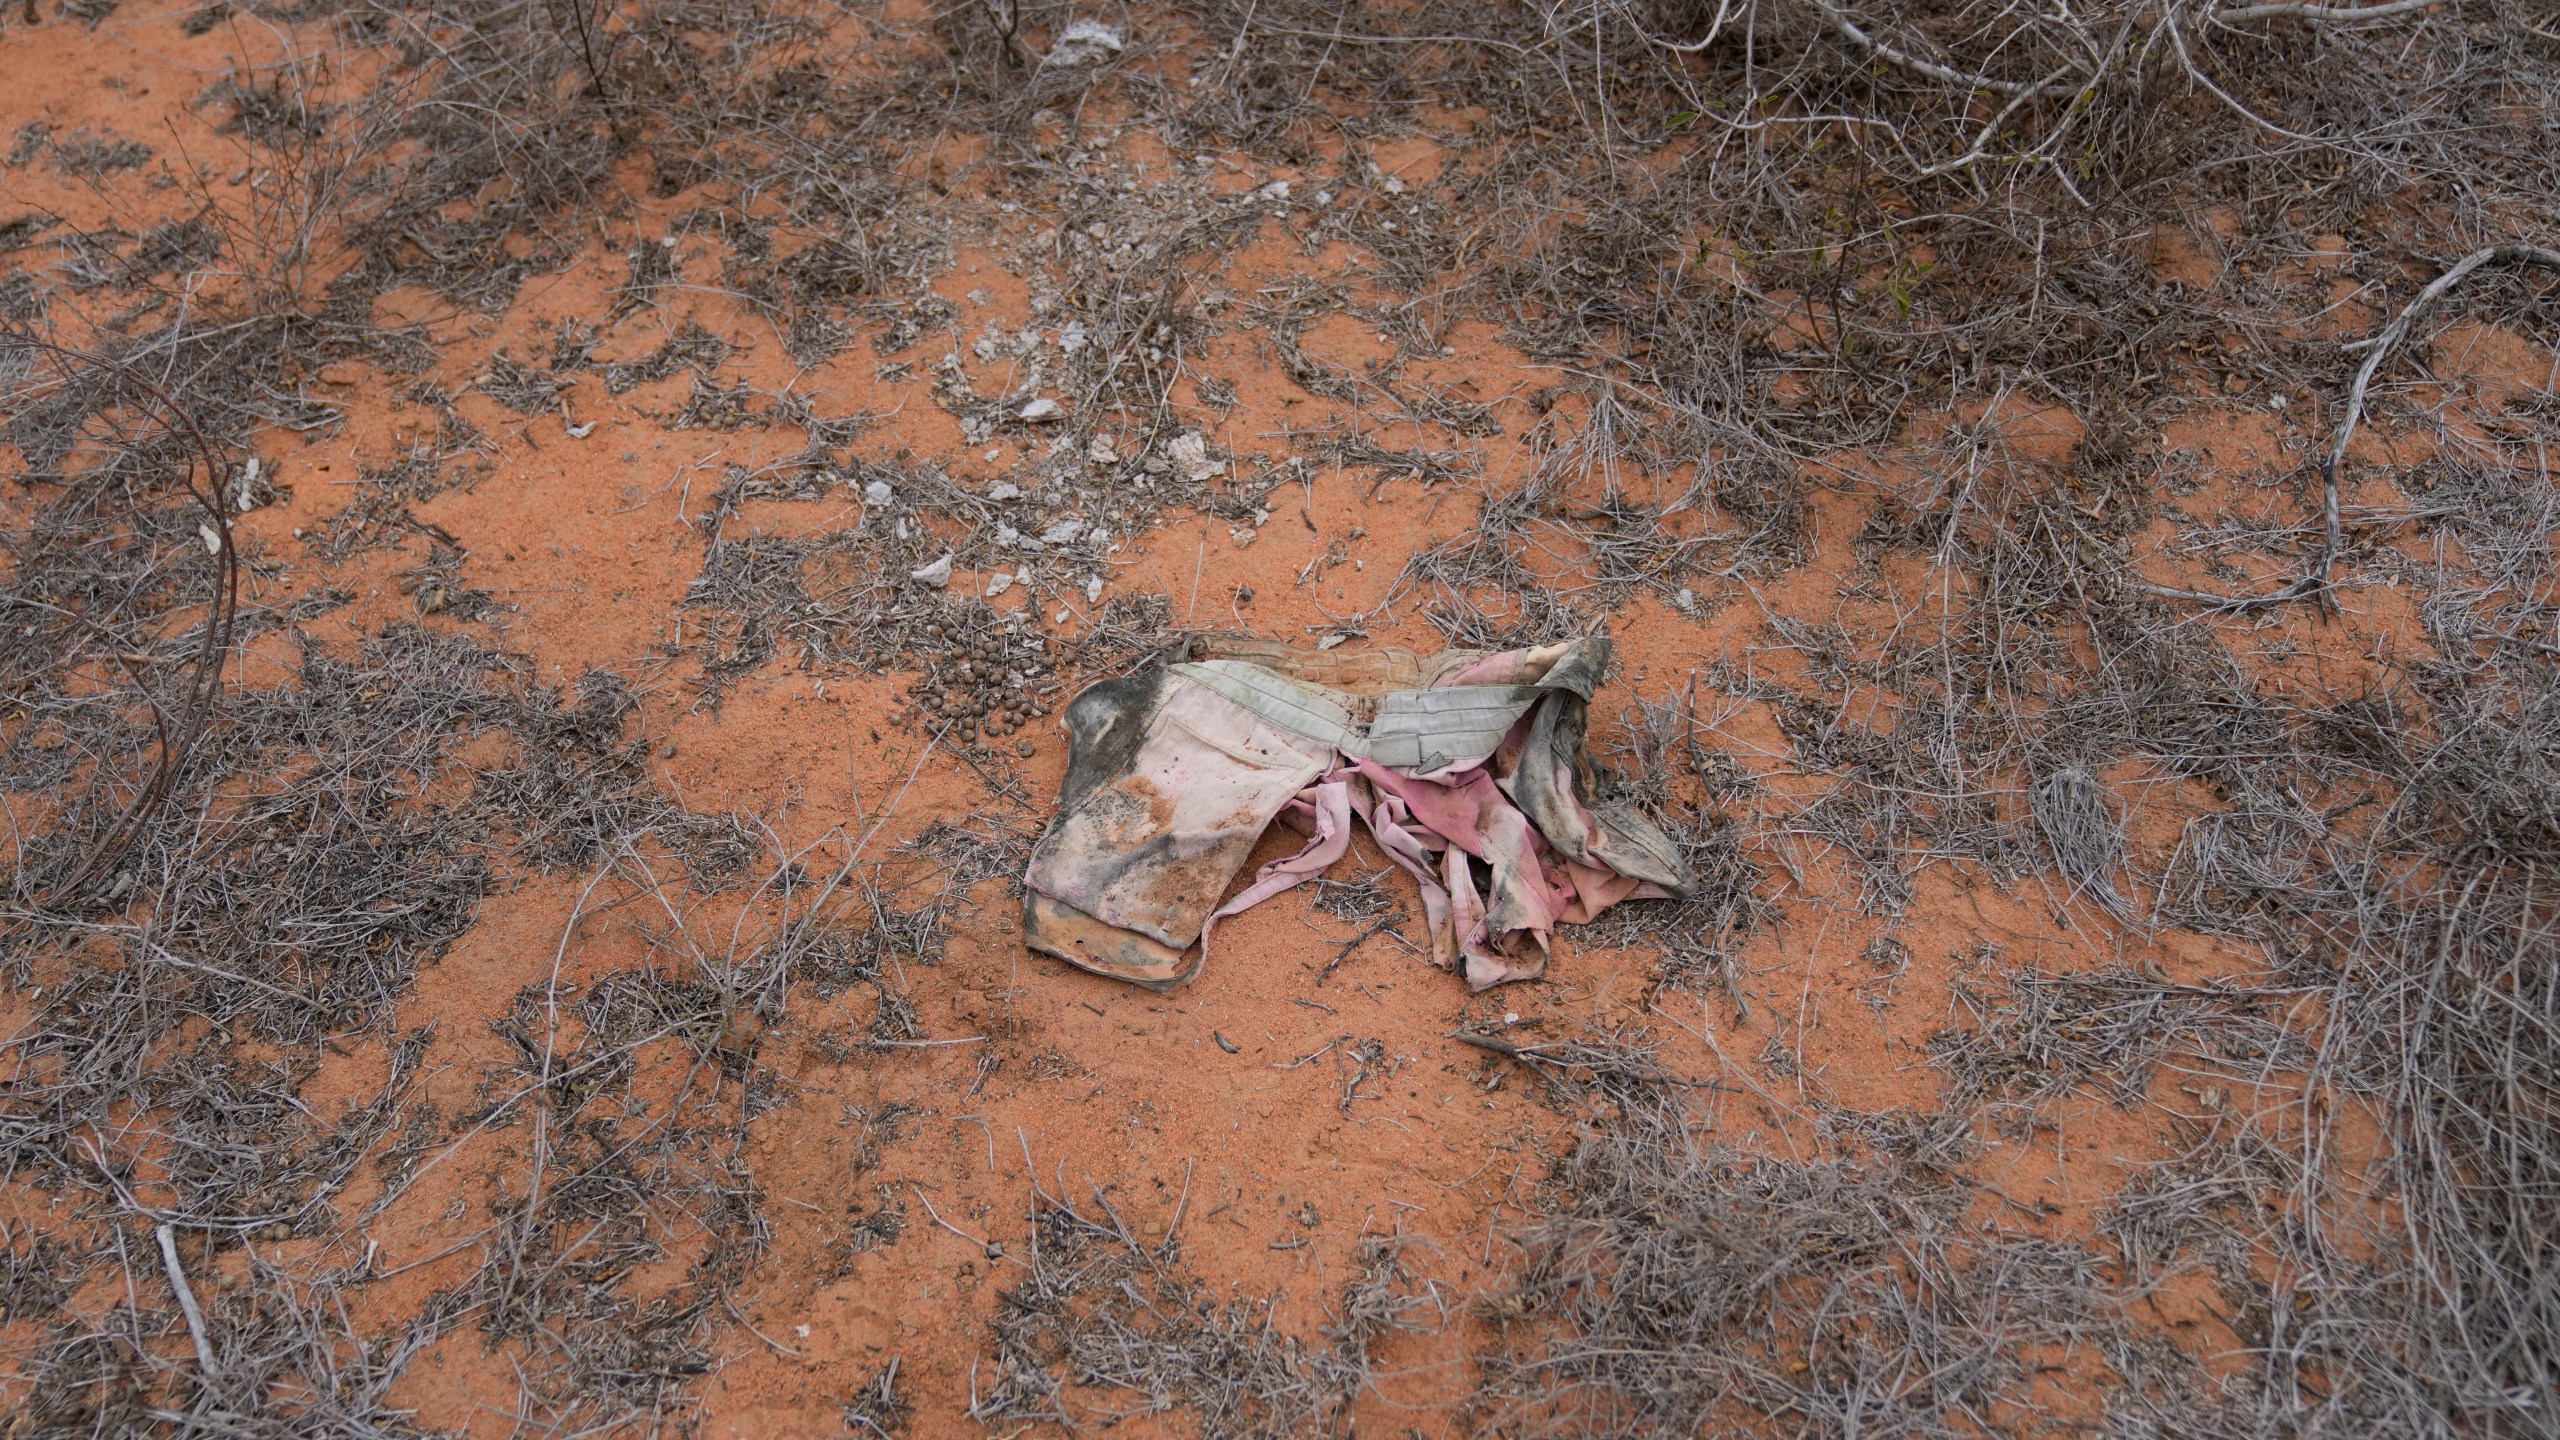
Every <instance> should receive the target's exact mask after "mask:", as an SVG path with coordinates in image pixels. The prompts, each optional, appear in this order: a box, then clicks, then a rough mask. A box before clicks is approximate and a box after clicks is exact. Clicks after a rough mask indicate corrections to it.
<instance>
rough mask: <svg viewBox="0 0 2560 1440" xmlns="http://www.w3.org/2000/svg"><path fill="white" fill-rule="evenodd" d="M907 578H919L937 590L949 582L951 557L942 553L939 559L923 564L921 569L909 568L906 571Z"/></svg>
mask: <svg viewBox="0 0 2560 1440" xmlns="http://www.w3.org/2000/svg"><path fill="white" fill-rule="evenodd" d="M907 578H908V579H910V580H921V581H923V582H924V583H926V584H927V585H930V586H932V587H933V588H934V589H936V590H939V589H941V588H942V587H943V586H945V585H948V584H950V583H951V557H950V556H949V555H944V556H943V557H942V558H941V559H939V560H936V561H934V562H933V563H932V564H930V565H927V566H925V567H924V568H923V569H921V570H910V571H908V572H907Z"/></svg>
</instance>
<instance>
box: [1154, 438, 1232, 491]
mask: <svg viewBox="0 0 2560 1440" xmlns="http://www.w3.org/2000/svg"><path fill="white" fill-rule="evenodd" d="M1165 451H1166V453H1167V454H1168V455H1170V456H1171V457H1172V459H1173V464H1174V468H1175V469H1178V470H1180V471H1181V472H1182V478H1183V479H1185V480H1189V481H1193V482H1195V483H1197V482H1199V481H1202V480H1212V479H1215V478H1217V477H1218V476H1220V475H1224V474H1226V473H1227V465H1226V462H1225V461H1223V460H1212V459H1210V458H1209V437H1207V436H1205V435H1203V434H1201V433H1200V432H1199V431H1197V430H1185V431H1183V432H1182V433H1181V434H1179V435H1176V436H1174V437H1173V443H1172V444H1170V445H1168V446H1166V447H1165Z"/></svg>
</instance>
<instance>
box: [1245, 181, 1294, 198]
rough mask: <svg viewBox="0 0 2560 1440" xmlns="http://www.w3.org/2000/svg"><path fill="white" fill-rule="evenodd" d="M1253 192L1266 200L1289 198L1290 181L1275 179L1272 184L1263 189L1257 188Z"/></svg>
mask: <svg viewBox="0 0 2560 1440" xmlns="http://www.w3.org/2000/svg"><path fill="white" fill-rule="evenodd" d="M1253 193H1254V195H1255V196H1256V197H1258V198H1260V199H1264V200H1275V201H1276V200H1286V199H1288V198H1289V182H1288V181H1286V180H1274V181H1272V182H1271V183H1270V184H1268V185H1265V186H1263V187H1262V188H1261V189H1259V190H1256V191H1254V192H1253Z"/></svg>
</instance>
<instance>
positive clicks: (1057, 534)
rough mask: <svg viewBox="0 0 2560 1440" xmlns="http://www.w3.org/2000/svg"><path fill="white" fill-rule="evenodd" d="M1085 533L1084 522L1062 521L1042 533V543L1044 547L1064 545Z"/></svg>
mask: <svg viewBox="0 0 2560 1440" xmlns="http://www.w3.org/2000/svg"><path fill="white" fill-rule="evenodd" d="M1083 533H1084V522H1083V521H1081V520H1061V521H1059V522H1058V523H1057V524H1055V525H1052V526H1050V527H1049V528H1048V529H1046V530H1043V531H1041V532H1040V543H1041V544H1043V545H1064V544H1066V543H1067V542H1069V541H1071V540H1073V539H1075V538H1076V537H1077V536H1079V535H1081V534H1083Z"/></svg>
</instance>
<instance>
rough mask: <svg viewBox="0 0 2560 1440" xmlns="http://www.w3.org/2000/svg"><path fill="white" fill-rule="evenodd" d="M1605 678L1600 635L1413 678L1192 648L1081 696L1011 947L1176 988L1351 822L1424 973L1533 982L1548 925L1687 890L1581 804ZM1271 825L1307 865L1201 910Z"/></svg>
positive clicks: (1343, 837)
mask: <svg viewBox="0 0 2560 1440" xmlns="http://www.w3.org/2000/svg"><path fill="white" fill-rule="evenodd" d="M1609 657H1610V644H1609V642H1608V641H1607V640H1606V639H1603V638H1599V637H1590V638H1585V639H1579V640H1569V641H1565V642H1562V643H1559V644H1554V645H1541V646H1537V647H1534V648H1531V649H1525V650H1506V651H1502V652H1500V653H1495V654H1488V653H1485V652H1482V651H1473V650H1450V651H1444V652H1442V653H1441V654H1438V655H1432V656H1417V655H1414V654H1413V653H1411V652H1409V651H1403V650H1394V649H1388V648H1383V647H1381V648H1378V649H1374V650H1365V651H1358V652H1353V653H1348V654H1346V653H1344V652H1342V651H1338V650H1336V651H1323V652H1310V651H1297V650H1292V649H1289V648H1288V647H1286V646H1283V645H1279V644H1275V643H1272V642H1269V641H1258V640H1248V639H1240V638H1228V637H1201V638H1197V639H1193V640H1190V641H1187V642H1185V643H1184V644H1182V645H1178V646H1176V647H1174V649H1173V650H1171V651H1169V652H1167V653H1166V654H1164V655H1162V656H1160V657H1158V659H1157V660H1156V662H1155V663H1154V664H1152V665H1151V666H1149V667H1148V668H1147V669H1144V670H1141V671H1139V672H1137V673H1136V674H1133V675H1130V676H1127V677H1125V678H1122V679H1118V680H1106V681H1103V682H1101V683H1099V684H1096V685H1092V686H1089V687H1087V688H1086V689H1085V690H1084V691H1083V693H1081V694H1079V695H1077V696H1076V698H1075V700H1074V701H1073V702H1071V703H1070V704H1069V705H1068V706H1067V710H1066V714H1065V724H1066V729H1067V732H1068V735H1069V737H1070V740H1071V745H1070V750H1069V754H1068V759H1067V775H1066V781H1065V783H1064V784H1063V785H1062V786H1061V787H1060V790H1059V797H1058V811H1057V814H1056V815H1055V816H1054V817H1053V818H1052V819H1051V820H1050V822H1049V828H1048V830H1047V831H1046V833H1044V834H1043V835H1042V836H1041V838H1040V843H1039V844H1038V845H1037V846H1036V847H1035V848H1034V849H1033V850H1032V854H1031V865H1030V869H1029V871H1028V873H1026V874H1025V875H1024V877H1023V884H1024V889H1025V894H1024V904H1023V934H1024V937H1025V940H1026V942H1027V943H1028V944H1029V945H1030V947H1031V948H1032V949H1034V950H1038V951H1041V952H1044V953H1046V954H1050V955H1055V956H1057V957H1059V958H1060V959H1063V960H1066V961H1069V962H1070V963H1073V964H1075V965H1079V966H1082V967H1083V968H1085V969H1087V970H1092V971H1095V972H1097V973H1100V974H1104V975H1110V976H1114V977H1116V978H1119V979H1122V980H1129V981H1133V982H1135V983H1137V984H1140V985H1147V986H1151V987H1154V988H1157V989H1164V988H1167V987H1170V986H1173V985H1177V984H1180V983H1181V982H1183V981H1186V980H1189V979H1191V978H1192V977H1193V976H1194V975H1196V974H1197V973H1199V968H1200V964H1201V961H1202V960H1204V959H1205V958H1206V957H1207V950H1208V938H1209V935H1210V933H1211V931H1212V930H1214V928H1215V927H1216V924H1217V922H1218V921H1219V920H1221V919H1224V918H1225V917H1227V916H1230V915H1233V914H1236V913H1237V912H1239V911H1242V910H1246V909H1249V908H1251V907H1252V906H1254V905H1258V904H1260V903H1261V902H1262V901H1264V900H1267V899H1269V898H1271V897H1272V896H1274V895H1277V894H1279V893H1280V892H1281V891H1283V890H1286V889H1289V888H1290V887H1291V886H1294V885H1297V884H1300V883H1302V882H1304V881H1306V880H1309V879H1312V878H1314V877H1315V876H1317V875H1319V874H1321V873H1322V872H1323V871H1324V870H1325V869H1326V867H1328V866H1330V865H1332V864H1333V863H1334V862H1335V861H1336V860H1339V859H1341V858H1342V856H1343V854H1344V853H1345V852H1346V851H1347V850H1348V849H1349V847H1350V844H1351V829H1352V820H1353V819H1354V817H1357V818H1358V820H1359V821H1360V823H1361V824H1364V825H1366V826H1368V827H1369V833H1370V834H1371V835H1372V836H1374V837H1375V838H1376V840H1377V842H1378V845H1379V848H1380V849H1382V850H1384V851H1385V852H1386V854H1387V857H1388V858H1389V859H1390V860H1392V861H1394V862H1395V864H1396V865H1397V866H1399V867H1401V868H1402V869H1403V870H1404V871H1405V872H1406V873H1408V874H1410V875H1412V876H1413V878H1414V880H1415V881H1416V882H1417V883H1418V884H1419V885H1420V886H1421V889H1422V904H1423V911H1424V918H1425V920H1426V921H1427V923H1428V925H1429V927H1430V932H1431V958H1432V961H1433V963H1435V964H1437V965H1439V966H1441V967H1442V968H1443V969H1454V970H1457V971H1459V972H1460V973H1462V974H1463V975H1464V976H1465V977H1466V980H1467V984H1468V985H1469V986H1470V987H1471V988H1473V989H1478V990H1481V989H1484V988H1485V987H1487V986H1490V985H1496V984H1499V983H1501V982H1503V981H1505V980H1521V979H1527V978H1530V977H1532V976H1535V975H1537V974H1538V973H1539V972H1540V971H1541V970H1542V969H1543V968H1544V967H1545V964H1546V960H1547V955H1548V950H1549V944H1550V941H1549V937H1550V935H1551V934H1552V933H1553V931H1554V929H1555V927H1556V925H1557V924H1558V923H1559V922H1572V923H1581V922H1583V921H1587V920H1589V919H1591V918H1592V917H1593V916H1595V915H1598V914H1599V913H1600V912H1601V911H1603V910H1605V909H1607V908H1608V907H1609V906H1611V905H1614V904H1616V903H1617V902H1618V901H1621V900H1627V899H1640V898H1666V897H1674V896H1684V895H1686V894H1687V893H1688V892H1689V878H1688V875H1687V874H1686V872H1685V870H1684V869H1683V867H1682V864H1681V860H1680V854H1679V851H1678V849H1677V848H1676V847H1674V846H1673V844H1672V843H1671V841H1670V840H1669V839H1668V838H1666V837H1665V836H1664V835H1663V834H1662V832H1661V831H1660V830H1658V829H1656V828H1654V826H1653V825H1652V824H1650V823H1649V822H1647V821H1646V820H1645V819H1644V818H1643V817H1642V816H1640V815H1638V814H1637V813H1635V811H1634V810H1632V809H1631V808H1629V807H1627V806H1625V805H1623V804H1619V803H1613V802H1611V801H1609V800H1608V799H1606V798H1604V797H1602V796H1600V795H1599V794H1598V793H1597V791H1598V788H1599V786H1598V780H1599V776H1598V774H1597V772H1596V770H1595V768H1594V767H1593V765H1592V763H1591V761H1590V760H1589V758H1588V757H1587V756H1586V755H1584V753H1583V734H1584V727H1585V724H1586V719H1587V716H1588V713H1589V706H1590V700H1591V693H1592V690H1593V688H1594V687H1595V686H1597V685H1598V684H1599V681H1600V678H1601V676H1602V674H1603V673H1604V672H1605V671H1606V670H1607V668H1608V665H1609ZM1275 819H1285V820H1287V821H1289V822H1290V823H1292V824H1293V825H1294V826H1295V827H1296V828H1298V829H1300V830H1302V831H1304V832H1306V834H1307V835H1308V837H1309V838H1308V840H1307V844H1306V847H1305V848H1304V849H1303V850H1300V851H1299V852H1298V853H1297V854H1295V855H1292V856H1290V857H1288V858H1286V859H1283V860H1276V861H1273V862H1272V863H1270V864H1268V865H1265V866H1263V867H1262V869H1261V871H1260V872H1259V873H1257V874H1256V876H1255V877H1254V880H1253V883H1252V884H1250V885H1248V886H1246V887H1245V888H1244V889H1243V890H1241V891H1239V892H1237V894H1236V895H1235V896H1234V897H1233V898H1231V899H1226V900H1225V901H1224V903H1220V902H1221V897H1223V896H1225V895H1226V891H1227V887H1228V885H1229V884H1230V883H1232V882H1233V881H1234V879H1235V877H1236V875H1237V874H1238V872H1240V871H1241V870H1243V868H1244V866H1245V863H1246V861H1247V860H1248V859H1249V858H1250V857H1251V854H1252V852H1253V847H1254V844H1255V842H1256V841H1258V840H1259V839H1260V838H1261V836H1262V834H1263V832H1264V831H1265V830H1266V829H1268V828H1269V827H1270V825H1271V823H1272V822H1273V821H1274V820H1275ZM1195 944H1196V945H1197V946H1198V947H1199V948H1198V950H1197V951H1196V952H1195V951H1194V950H1193V947H1194V945H1195Z"/></svg>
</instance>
